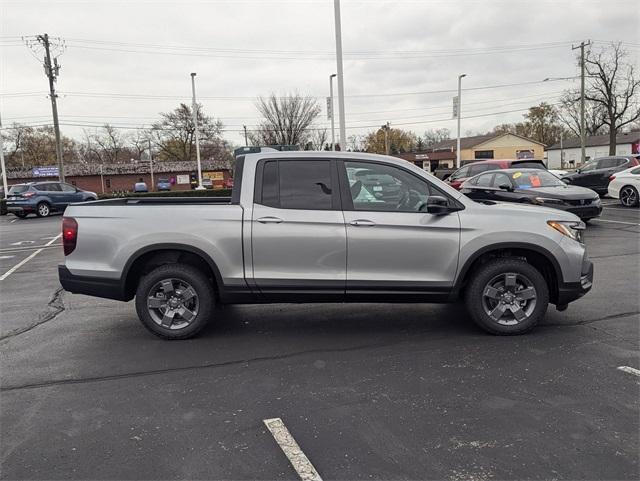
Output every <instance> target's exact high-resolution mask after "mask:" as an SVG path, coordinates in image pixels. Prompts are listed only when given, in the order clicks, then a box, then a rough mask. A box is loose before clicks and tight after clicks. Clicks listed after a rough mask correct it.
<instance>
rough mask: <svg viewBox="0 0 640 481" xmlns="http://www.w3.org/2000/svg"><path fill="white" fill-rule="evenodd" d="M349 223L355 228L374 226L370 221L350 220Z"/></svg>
mask: <svg viewBox="0 0 640 481" xmlns="http://www.w3.org/2000/svg"><path fill="white" fill-rule="evenodd" d="M349 223H350V224H351V225H354V226H356V227H373V226H374V225H376V223H375V222H373V221H371V220H367V219H358V220H352V221H351V222H349Z"/></svg>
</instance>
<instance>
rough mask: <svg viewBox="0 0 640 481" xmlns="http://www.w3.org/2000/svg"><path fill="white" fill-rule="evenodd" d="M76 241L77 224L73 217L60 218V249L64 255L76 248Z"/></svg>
mask: <svg viewBox="0 0 640 481" xmlns="http://www.w3.org/2000/svg"><path fill="white" fill-rule="evenodd" d="M77 241H78V223H77V222H76V220H75V219H74V218H73V217H63V218H62V247H63V249H64V255H65V256H68V255H69V254H71V253H72V252H73V251H74V249H75V248H76V242H77Z"/></svg>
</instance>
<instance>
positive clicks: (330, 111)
mask: <svg viewBox="0 0 640 481" xmlns="http://www.w3.org/2000/svg"><path fill="white" fill-rule="evenodd" d="M335 76H336V74H334V73H332V74H331V75H329V104H328V109H327V110H328V114H329V119H330V120H331V150H336V131H335V122H334V120H333V119H334V116H333V77H335Z"/></svg>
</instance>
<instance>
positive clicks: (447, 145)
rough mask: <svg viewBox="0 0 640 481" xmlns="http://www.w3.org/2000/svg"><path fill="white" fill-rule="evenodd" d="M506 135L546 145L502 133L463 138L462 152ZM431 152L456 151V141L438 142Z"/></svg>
mask: <svg viewBox="0 0 640 481" xmlns="http://www.w3.org/2000/svg"><path fill="white" fill-rule="evenodd" d="M505 135H513V136H514V137H519V138H521V139H524V140H526V141H527V142H531V143H534V144H539V145H544V144H543V143H541V142H538V141H537V140H533V139H529V138H527V137H523V136H522V135H518V134H512V133H510V132H507V133H500V134H487V135H474V136H473V137H461V138H460V150H465V149H472V148H473V147H476V146H477V145H481V144H484V143H485V142H489V141H490V140H493V139H497V138H499V137H504V136H505ZM429 149H430V150H443V149H446V150H455V149H456V139H449V140H443V141H441V142H437V143H435V144H433V145H431V146H430V147H429Z"/></svg>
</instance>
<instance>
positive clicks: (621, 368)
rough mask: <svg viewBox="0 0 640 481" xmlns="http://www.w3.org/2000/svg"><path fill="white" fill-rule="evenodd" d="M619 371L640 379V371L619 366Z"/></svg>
mask: <svg viewBox="0 0 640 481" xmlns="http://www.w3.org/2000/svg"><path fill="white" fill-rule="evenodd" d="M618 371H623V372H628V373H629V374H633V375H634V376H638V377H640V369H635V368H633V367H629V366H618Z"/></svg>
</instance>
